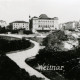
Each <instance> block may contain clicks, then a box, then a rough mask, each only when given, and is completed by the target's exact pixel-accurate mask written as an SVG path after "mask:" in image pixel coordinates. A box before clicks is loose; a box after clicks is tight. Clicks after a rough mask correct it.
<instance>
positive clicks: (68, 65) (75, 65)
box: [26, 31, 80, 80]
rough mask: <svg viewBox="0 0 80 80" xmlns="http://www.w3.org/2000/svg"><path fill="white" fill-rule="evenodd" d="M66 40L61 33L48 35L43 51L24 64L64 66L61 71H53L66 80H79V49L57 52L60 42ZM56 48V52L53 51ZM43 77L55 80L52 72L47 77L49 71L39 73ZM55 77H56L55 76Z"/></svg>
mask: <svg viewBox="0 0 80 80" xmlns="http://www.w3.org/2000/svg"><path fill="white" fill-rule="evenodd" d="M66 40H68V37H67V36H66V35H65V34H64V32H63V31H56V32H53V33H52V34H50V35H48V36H47V37H46V38H45V39H44V41H43V44H44V45H45V46H46V47H45V48H44V49H41V50H40V51H39V54H37V55H36V58H35V59H33V60H30V61H27V60H26V62H27V63H28V64H29V65H31V66H33V67H35V66H38V64H40V65H43V64H45V65H55V66H56V65H59V66H64V69H63V70H62V71H55V73H56V72H58V73H59V74H61V75H62V76H64V77H65V78H66V79H67V80H79V79H80V64H79V60H80V59H79V58H80V47H78V48H75V49H74V50H69V51H59V49H60V47H59V46H58V45H59V44H61V42H62V41H66ZM55 48H57V49H58V50H55ZM41 72H42V73H43V74H44V75H46V76H47V77H49V78H51V79H52V78H55V76H52V75H53V74H54V73H53V72H54V70H52V71H50V73H51V76H48V75H47V74H48V72H49V71H41ZM56 76H57V75H56ZM52 80H63V79H56V78H55V79H52Z"/></svg>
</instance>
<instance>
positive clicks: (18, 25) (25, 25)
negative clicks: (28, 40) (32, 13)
mask: <svg viewBox="0 0 80 80" xmlns="http://www.w3.org/2000/svg"><path fill="white" fill-rule="evenodd" d="M10 25H11V26H10V27H11V28H12V30H17V29H25V30H29V22H25V21H14V22H12V23H10Z"/></svg>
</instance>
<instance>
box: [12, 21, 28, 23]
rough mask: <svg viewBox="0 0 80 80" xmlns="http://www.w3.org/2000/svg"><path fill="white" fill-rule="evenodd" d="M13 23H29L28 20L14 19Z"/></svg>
mask: <svg viewBox="0 0 80 80" xmlns="http://www.w3.org/2000/svg"><path fill="white" fill-rule="evenodd" d="M12 23H28V22H26V21H14V22H12Z"/></svg>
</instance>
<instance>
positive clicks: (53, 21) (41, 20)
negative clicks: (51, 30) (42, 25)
mask: <svg viewBox="0 0 80 80" xmlns="http://www.w3.org/2000/svg"><path fill="white" fill-rule="evenodd" d="M34 21H35V22H54V21H53V20H39V21H38V20H34Z"/></svg>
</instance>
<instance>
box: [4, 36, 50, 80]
mask: <svg viewBox="0 0 80 80" xmlns="http://www.w3.org/2000/svg"><path fill="white" fill-rule="evenodd" d="M3 36H5V35H3ZM6 36H11V37H12V36H13V35H6ZM13 37H18V38H21V37H22V36H21V35H17V36H16V35H15V36H13ZM30 42H32V43H33V44H34V45H35V46H34V47H33V48H32V49H29V50H24V51H20V52H13V53H11V54H6V55H7V56H8V57H9V58H10V59H12V60H13V61H14V62H15V63H16V64H17V65H18V66H19V67H20V68H23V69H25V70H26V72H28V73H29V74H30V75H36V76H37V77H41V78H44V79H45V80H50V79H48V78H46V77H45V76H44V75H43V74H41V73H39V72H38V71H36V70H35V69H33V68H32V67H30V66H29V65H28V64H26V63H25V60H26V58H29V57H32V56H35V55H36V54H38V51H39V48H40V47H39V43H37V42H35V41H32V40H30Z"/></svg>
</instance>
